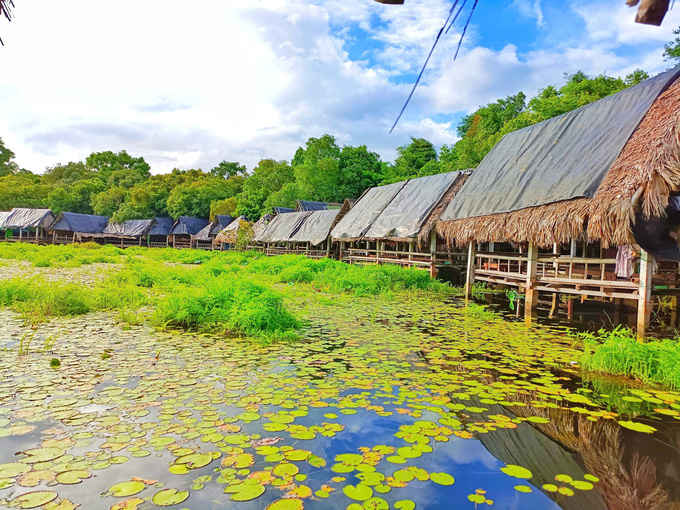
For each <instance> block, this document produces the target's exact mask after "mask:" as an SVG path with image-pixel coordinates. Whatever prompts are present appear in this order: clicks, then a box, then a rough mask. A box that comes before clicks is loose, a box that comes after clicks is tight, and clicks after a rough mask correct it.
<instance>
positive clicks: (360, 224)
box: [332, 172, 463, 242]
mask: <svg viewBox="0 0 680 510" xmlns="http://www.w3.org/2000/svg"><path fill="white" fill-rule="evenodd" d="M462 177H463V172H448V173H443V174H436V175H429V176H426V177H419V178H417V179H410V180H408V181H403V182H397V183H394V184H390V185H388V186H379V187H377V188H371V189H369V190H368V191H367V192H366V193H364V194H363V195H362V196H361V198H360V199H359V200H358V201H357V203H356V204H355V205H354V207H353V208H352V209H351V210H350V211H349V212H348V213H347V214H346V215H345V216H344V217H343V218H342V219H341V220H340V221H339V222H338V225H337V226H336V227H335V228H334V229H333V233H332V236H333V239H334V240H336V241H354V240H358V239H366V240H389V241H402V242H412V241H415V240H416V239H417V238H418V236H419V234H420V232H421V230H422V228H423V226H425V225H426V224H428V220H429V219H430V218H431V213H432V212H433V211H434V209H435V208H436V207H437V206H438V205H439V204H440V203H441V201H442V199H443V197H444V196H446V195H450V194H449V193H448V192H449V191H450V189H451V188H452V187H456V189H458V188H459V187H460V184H459V185H458V186H455V185H456V184H457V183H459V180H460V178H462ZM447 203H448V202H447ZM433 221H434V220H433Z"/></svg>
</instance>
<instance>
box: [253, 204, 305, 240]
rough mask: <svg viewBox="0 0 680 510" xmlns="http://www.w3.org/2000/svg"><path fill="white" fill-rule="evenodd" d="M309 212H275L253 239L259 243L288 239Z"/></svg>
mask: <svg viewBox="0 0 680 510" xmlns="http://www.w3.org/2000/svg"><path fill="white" fill-rule="evenodd" d="M310 214H312V213H311V212H309V211H305V212H292V213H286V214H277V215H276V216H275V217H274V219H273V220H272V221H271V223H269V225H267V228H266V229H264V231H263V232H262V233H261V234H260V235H259V236H258V237H256V238H255V239H254V240H255V241H256V242H261V243H278V242H283V241H288V240H289V239H290V238H291V236H292V235H294V234H295V232H297V230H298V229H299V228H300V226H301V225H302V223H303V222H304V221H305V219H306V218H307V216H309V215H310Z"/></svg>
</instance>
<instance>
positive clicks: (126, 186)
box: [0, 39, 680, 221]
mask: <svg viewBox="0 0 680 510" xmlns="http://www.w3.org/2000/svg"><path fill="white" fill-rule="evenodd" d="M676 44H680V41H679V40H677V39H676ZM669 48H670V50H669ZM673 48H674V46H669V45H667V48H666V50H667V52H668V51H671V52H672V51H673ZM678 55H680V51H679V52H678ZM667 57H668V58H675V57H674V56H673V55H672V54H671V53H668V55H667ZM678 58H680V56H679V57H678ZM648 77H649V76H648V74H647V73H646V72H644V71H640V70H638V71H635V72H634V73H631V74H630V75H628V76H626V77H625V78H624V79H621V78H615V77H611V76H607V75H604V74H602V75H598V76H588V75H586V74H585V73H583V72H580V71H579V72H576V73H574V74H571V75H566V74H565V83H564V84H563V85H562V86H561V87H557V86H555V85H549V86H547V87H545V88H544V89H541V90H540V91H539V93H538V94H537V95H536V96H534V97H532V98H530V99H527V97H526V95H525V94H524V93H523V92H519V93H517V94H515V95H511V96H508V97H506V98H503V99H498V100H497V101H494V102H492V103H489V104H487V105H484V106H481V107H480V108H478V109H477V110H476V111H474V112H473V113H471V114H469V115H467V116H465V117H464V118H463V119H462V120H461V121H460V123H459V124H458V126H457V133H458V136H459V137H460V139H459V140H458V142H456V143H455V144H452V145H443V146H442V147H439V148H437V147H435V146H434V145H433V144H432V143H431V142H429V141H428V140H425V139H423V138H412V139H411V143H410V144H408V145H404V146H402V147H399V148H398V149H397V157H396V159H395V161H394V162H393V163H388V162H385V161H382V159H381V157H380V155H379V154H377V153H375V152H372V151H370V150H369V149H368V148H367V147H366V146H365V145H360V146H350V145H344V146H340V145H338V143H337V140H336V139H335V137H333V136H331V135H328V134H325V135H323V136H321V137H320V138H310V139H309V140H307V142H306V143H305V145H304V147H299V148H298V149H297V151H296V152H295V154H294V155H293V157H292V159H291V160H290V161H285V160H284V161H275V160H273V159H264V160H262V161H260V162H259V164H258V165H257V166H256V167H255V168H253V169H252V170H251V171H248V170H247V169H246V167H245V166H243V165H241V164H240V163H238V162H230V161H222V162H220V163H219V164H217V166H215V167H214V168H212V169H211V170H209V171H203V170H201V169H191V170H179V169H174V170H173V171H172V172H170V173H166V174H158V175H152V174H151V168H150V166H149V164H148V163H147V162H146V161H145V160H144V158H143V157H135V156H132V155H130V154H128V153H127V152H126V151H120V152H118V153H114V152H111V151H107V152H97V153H93V154H90V156H88V157H87V158H86V159H85V161H78V162H70V163H67V164H56V165H54V166H52V167H49V168H47V169H46V171H45V172H44V173H43V174H38V173H34V172H32V171H29V170H26V169H23V168H19V166H18V165H17V164H16V162H15V161H14V159H15V154H14V153H13V152H12V151H11V150H10V149H9V148H7V147H5V145H4V143H3V142H2V139H0V210H3V211H6V210H9V209H11V208H12V207H46V208H50V209H52V210H53V211H54V212H55V213H59V212H62V211H70V212H78V213H85V214H98V215H103V216H111V217H113V219H114V220H115V221H124V220H128V219H138V218H153V217H156V216H171V217H173V218H177V217H178V216H181V215H184V216H194V217H201V218H208V217H210V218H213V217H214V216H215V215H216V214H232V215H245V216H247V217H248V218H249V219H251V220H253V221H255V220H257V219H258V218H260V217H261V216H262V215H263V214H266V213H269V212H271V211H272V209H273V207H275V206H280V207H294V206H295V203H296V201H297V200H316V201H322V202H342V201H343V200H344V199H345V198H358V197H359V196H360V195H361V194H362V193H363V192H364V191H365V190H366V189H367V188H370V187H373V186H379V185H382V184H388V183H392V182H398V181H402V180H405V179H410V178H414V177H422V176H427V175H434V174H438V173H443V172H450V171H454V170H464V169H468V168H475V167H476V166H477V165H478V164H479V162H480V161H481V160H482V159H483V158H484V156H486V154H487V153H488V152H489V151H490V150H491V148H492V147H493V146H494V145H495V144H496V143H497V142H498V141H499V140H500V139H501V138H502V137H503V136H504V135H505V134H507V133H510V132H512V131H515V130H517V129H521V128H523V127H526V126H529V125H532V124H535V123H538V122H541V121H543V120H546V119H549V118H551V117H554V116H556V115H560V114H563V113H566V112H568V111H570V110H573V109H575V108H579V107H581V106H583V105H586V104H588V103H591V102H593V101H597V100H598V99H601V98H603V97H606V96H608V95H610V94H614V93H616V92H618V91H620V90H623V89H624V88H626V87H629V86H632V85H635V84H637V83H639V82H641V81H643V80H644V79H647V78H648Z"/></svg>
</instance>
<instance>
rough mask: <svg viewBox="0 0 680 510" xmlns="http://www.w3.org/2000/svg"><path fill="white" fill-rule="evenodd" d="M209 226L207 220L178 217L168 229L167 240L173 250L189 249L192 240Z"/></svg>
mask: <svg viewBox="0 0 680 510" xmlns="http://www.w3.org/2000/svg"><path fill="white" fill-rule="evenodd" d="M209 224H210V222H209V221H208V220H204V219H201V218H192V217H190V216H180V217H179V218H177V221H176V222H175V224H174V225H173V226H172V229H170V234H169V239H170V245H171V246H172V247H173V248H179V249H181V248H191V247H193V245H194V238H195V236H196V234H198V233H199V232H200V231H201V230H203V229H204V228H205V227H207V226H208V225H209Z"/></svg>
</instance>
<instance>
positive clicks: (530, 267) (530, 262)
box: [524, 243, 538, 322]
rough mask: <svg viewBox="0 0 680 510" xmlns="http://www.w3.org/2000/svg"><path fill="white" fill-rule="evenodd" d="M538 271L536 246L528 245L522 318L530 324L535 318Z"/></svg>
mask: <svg viewBox="0 0 680 510" xmlns="http://www.w3.org/2000/svg"><path fill="white" fill-rule="evenodd" d="M537 271H538V246H536V245H535V244H534V243H529V249H528V250H527V280H526V304H525V308H524V318H525V319H526V321H527V322H531V319H533V318H534V317H535V316H536V302H537V301H538V290H536V273H537Z"/></svg>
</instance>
